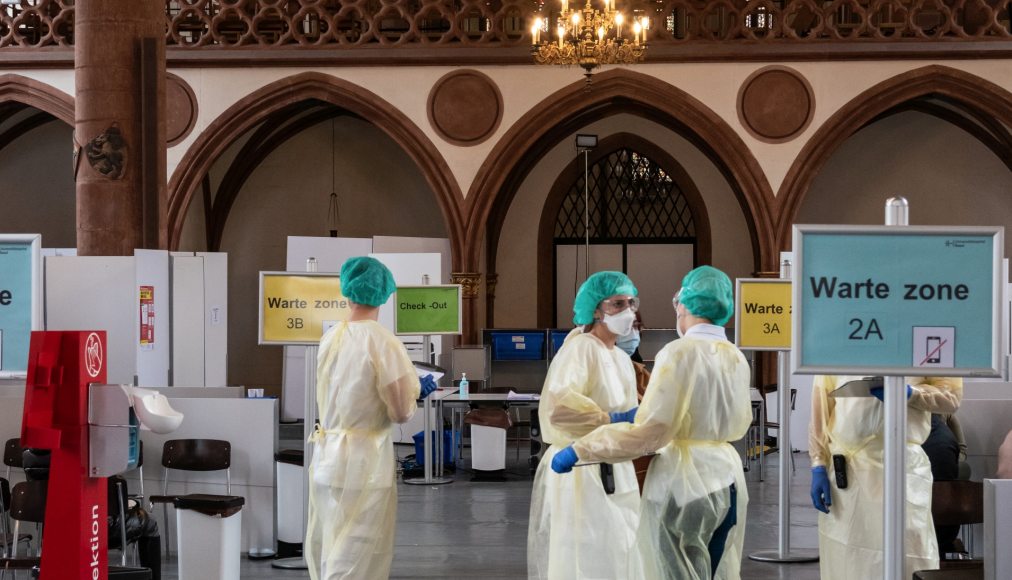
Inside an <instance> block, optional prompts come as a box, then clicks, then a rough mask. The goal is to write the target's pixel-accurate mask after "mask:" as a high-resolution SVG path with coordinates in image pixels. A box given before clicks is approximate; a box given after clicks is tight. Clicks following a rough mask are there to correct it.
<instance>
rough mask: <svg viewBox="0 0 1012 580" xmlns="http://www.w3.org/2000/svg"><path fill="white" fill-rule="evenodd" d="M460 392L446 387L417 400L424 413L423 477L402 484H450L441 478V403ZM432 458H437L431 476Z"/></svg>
mask: <svg viewBox="0 0 1012 580" xmlns="http://www.w3.org/2000/svg"><path fill="white" fill-rule="evenodd" d="M458 390H460V389H458V388H457V387H447V388H439V389H436V390H435V391H434V392H433V393H432V394H430V395H429V396H428V397H425V398H424V399H419V402H421V403H422V412H423V413H425V427H424V429H425V431H423V436H424V441H425V443H426V445H425V447H424V448H425V464H424V467H423V469H424V471H423V473H424V474H425V476H424V477H412V478H410V479H405V480H404V483H407V484H410V485H431V484H442V483H450V482H452V481H453V479H452V478H449V477H444V476H443V401H444V400H446V399H447V398H449V397H454V396H456V392H457V391H458ZM432 405H435V410H436V425H437V428H438V430H437V434H436V444H435V448H436V449H435V453H433V449H432V447H433V445H432V425H431V424H430V419H429V414H430V413H429V409H430V408H431V406H432ZM451 435H452V433H451ZM433 456H435V457H438V458H439V460H438V461H436V471H435V475H433V470H432V461H433Z"/></svg>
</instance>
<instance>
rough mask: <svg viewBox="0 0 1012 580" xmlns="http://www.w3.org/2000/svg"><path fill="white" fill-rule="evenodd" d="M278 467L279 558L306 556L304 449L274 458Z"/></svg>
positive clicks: (285, 452) (283, 453) (287, 451)
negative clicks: (303, 551)
mask: <svg viewBox="0 0 1012 580" xmlns="http://www.w3.org/2000/svg"><path fill="white" fill-rule="evenodd" d="M274 461H275V465H277V470H278V471H277V478H278V491H277V502H278V503H277V505H278V548H277V553H278V558H293V557H296V556H301V555H302V536H303V535H304V534H305V533H306V520H305V518H304V517H303V505H304V503H305V501H304V499H303V498H304V497H305V493H304V490H303V486H302V469H303V467H302V463H303V451H302V449H283V450H282V451H281V452H279V453H277V454H275V455H274Z"/></svg>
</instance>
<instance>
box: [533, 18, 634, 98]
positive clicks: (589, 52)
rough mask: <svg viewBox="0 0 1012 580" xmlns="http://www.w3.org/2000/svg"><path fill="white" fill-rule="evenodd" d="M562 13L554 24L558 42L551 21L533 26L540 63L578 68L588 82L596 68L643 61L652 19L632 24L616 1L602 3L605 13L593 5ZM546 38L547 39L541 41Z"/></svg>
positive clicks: (545, 19)
mask: <svg viewBox="0 0 1012 580" xmlns="http://www.w3.org/2000/svg"><path fill="white" fill-rule="evenodd" d="M561 1H562V11H561V12H560V13H559V18H558V20H557V21H556V25H555V30H554V34H555V39H554V40H553V39H552V38H551V36H552V35H551V34H550V33H549V19H548V18H542V17H540V16H539V17H537V18H535V19H534V23H533V24H532V25H531V42H532V43H533V47H532V49H531V53H532V54H533V55H534V62H536V63H538V64H561V65H567V66H568V65H574V64H575V65H579V66H580V67H582V68H583V70H585V71H586V72H585V73H584V74H585V75H586V77H587V83H590V75H591V73H592V72H593V70H594V69H596V68H597V67H599V66H601V65H603V64H634V63H637V62H642V61H643V56H644V53H645V52H646V49H647V44H646V42H647V30H649V29H650V19H649V18H646V17H639V18H633V21H632V24H631V25H630V24H629V23H628V21H626V19H625V16H623V15H622V13H621V12H619V11H618V10H616V9H615V0H601V1H602V8H603V9H602V10H597V9H596V8H593V7H592V6H591V5H590V0H587V3H586V4H585V5H584V6H583V8H575V9H573V10H570V9H569V1H568V0H561ZM542 36H544V40H542Z"/></svg>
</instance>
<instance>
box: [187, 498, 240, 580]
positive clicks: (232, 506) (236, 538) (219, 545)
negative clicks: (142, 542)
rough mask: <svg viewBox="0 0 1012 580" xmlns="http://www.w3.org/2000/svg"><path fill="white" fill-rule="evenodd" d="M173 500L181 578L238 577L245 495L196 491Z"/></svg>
mask: <svg viewBox="0 0 1012 580" xmlns="http://www.w3.org/2000/svg"><path fill="white" fill-rule="evenodd" d="M172 503H173V505H175V507H176V545H177V548H178V550H179V580H211V579H214V580H239V556H240V552H241V549H242V548H241V540H242V506H243V504H244V503H245V498H242V497H238V496H233V495H206V494H200V493H195V494H190V495H184V496H179V497H177V498H175V499H174V500H173V502H172Z"/></svg>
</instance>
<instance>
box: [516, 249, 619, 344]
mask: <svg viewBox="0 0 1012 580" xmlns="http://www.w3.org/2000/svg"><path fill="white" fill-rule="evenodd" d="M586 256H587V254H586V249H585V248H584V247H583V246H582V245H581V246H575V245H573V246H556V247H555V307H556V316H555V325H556V326H557V327H558V328H571V327H572V326H573V300H575V298H576V291H577V290H578V289H579V288H580V284H583V281H584V280H586V279H587V276H588V274H587V272H586ZM601 270H616V271H619V272H621V271H622V246H621V245H600V244H597V245H591V246H590V273H591V274H593V273H594V272H600V271H601ZM532 275H533V273H532Z"/></svg>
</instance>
